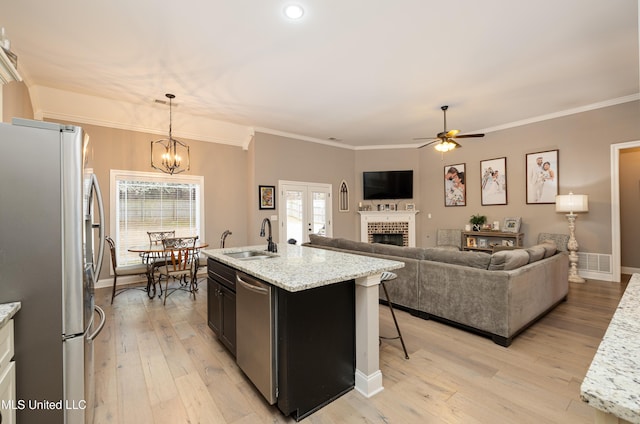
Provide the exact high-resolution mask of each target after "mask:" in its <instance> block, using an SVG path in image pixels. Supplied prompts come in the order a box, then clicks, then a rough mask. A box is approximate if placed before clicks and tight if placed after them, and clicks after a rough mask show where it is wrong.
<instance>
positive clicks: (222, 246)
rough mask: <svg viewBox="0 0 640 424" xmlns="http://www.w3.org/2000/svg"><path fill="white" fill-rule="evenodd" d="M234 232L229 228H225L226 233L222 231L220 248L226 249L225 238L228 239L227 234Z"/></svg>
mask: <svg viewBox="0 0 640 424" xmlns="http://www.w3.org/2000/svg"><path fill="white" fill-rule="evenodd" d="M232 234H233V233H232V232H231V231H229V230H224V233H222V236H220V248H222V249H224V242H225V240H227V236H230V235H232Z"/></svg>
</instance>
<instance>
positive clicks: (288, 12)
mask: <svg viewBox="0 0 640 424" xmlns="http://www.w3.org/2000/svg"><path fill="white" fill-rule="evenodd" d="M302 15H304V9H303V8H302V6H300V5H299V4H288V5H286V6H285V7H284V16H286V17H287V18H289V19H292V20H297V19H300V18H302Z"/></svg>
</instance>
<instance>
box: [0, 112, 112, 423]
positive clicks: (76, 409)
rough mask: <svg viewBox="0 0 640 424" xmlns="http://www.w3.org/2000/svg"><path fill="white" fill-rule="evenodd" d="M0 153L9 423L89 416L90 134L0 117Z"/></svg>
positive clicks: (100, 321) (98, 255)
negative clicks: (9, 343) (10, 328)
mask: <svg viewBox="0 0 640 424" xmlns="http://www.w3.org/2000/svg"><path fill="white" fill-rule="evenodd" d="M0 152H1V157H2V160H1V162H2V164H0V303H5V302H15V301H19V302H22V307H21V310H20V311H19V312H18V313H17V314H16V316H15V317H14V320H15V322H14V324H15V327H14V328H15V356H14V360H15V364H16V397H17V402H16V406H15V408H14V409H16V418H17V421H18V422H19V423H20V424H30V423H34V424H35V423H38V424H40V423H68V424H81V423H90V422H93V405H94V391H93V387H94V383H93V366H94V365H93V343H94V339H95V337H96V336H97V335H98V333H99V332H100V330H101V329H102V326H103V325H104V321H105V316H104V312H103V311H102V309H100V308H99V307H98V306H96V305H94V285H95V280H96V279H97V276H98V274H99V271H100V266H101V263H102V256H103V249H104V218H103V217H104V213H103V207H102V197H101V194H100V188H99V185H98V180H97V178H96V176H95V175H94V174H93V172H92V169H91V156H92V153H91V145H90V143H89V137H88V136H87V135H86V134H85V133H84V132H83V130H82V128H80V127H76V126H69V125H60V124H54V123H48V122H41V121H31V120H24V119H14V120H13V122H12V124H11V125H10V124H6V123H2V124H0ZM94 212H95V213H94ZM94 215H96V216H95V217H94ZM96 221H97V222H96ZM96 236H97V237H96ZM94 248H95V249H94ZM21 401H22V402H21Z"/></svg>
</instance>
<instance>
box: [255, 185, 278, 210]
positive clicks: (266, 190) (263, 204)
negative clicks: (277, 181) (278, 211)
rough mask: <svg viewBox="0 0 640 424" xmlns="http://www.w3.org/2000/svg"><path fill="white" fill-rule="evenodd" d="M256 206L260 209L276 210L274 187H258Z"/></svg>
mask: <svg viewBox="0 0 640 424" xmlns="http://www.w3.org/2000/svg"><path fill="white" fill-rule="evenodd" d="M258 204H259V205H260V209H275V208H276V187H275V186H268V185H260V186H258Z"/></svg>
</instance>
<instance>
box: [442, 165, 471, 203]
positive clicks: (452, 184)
mask: <svg viewBox="0 0 640 424" xmlns="http://www.w3.org/2000/svg"><path fill="white" fill-rule="evenodd" d="M444 205H445V206H467V191H466V186H465V164H464V163H459V164H457V165H447V166H445V167H444Z"/></svg>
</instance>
